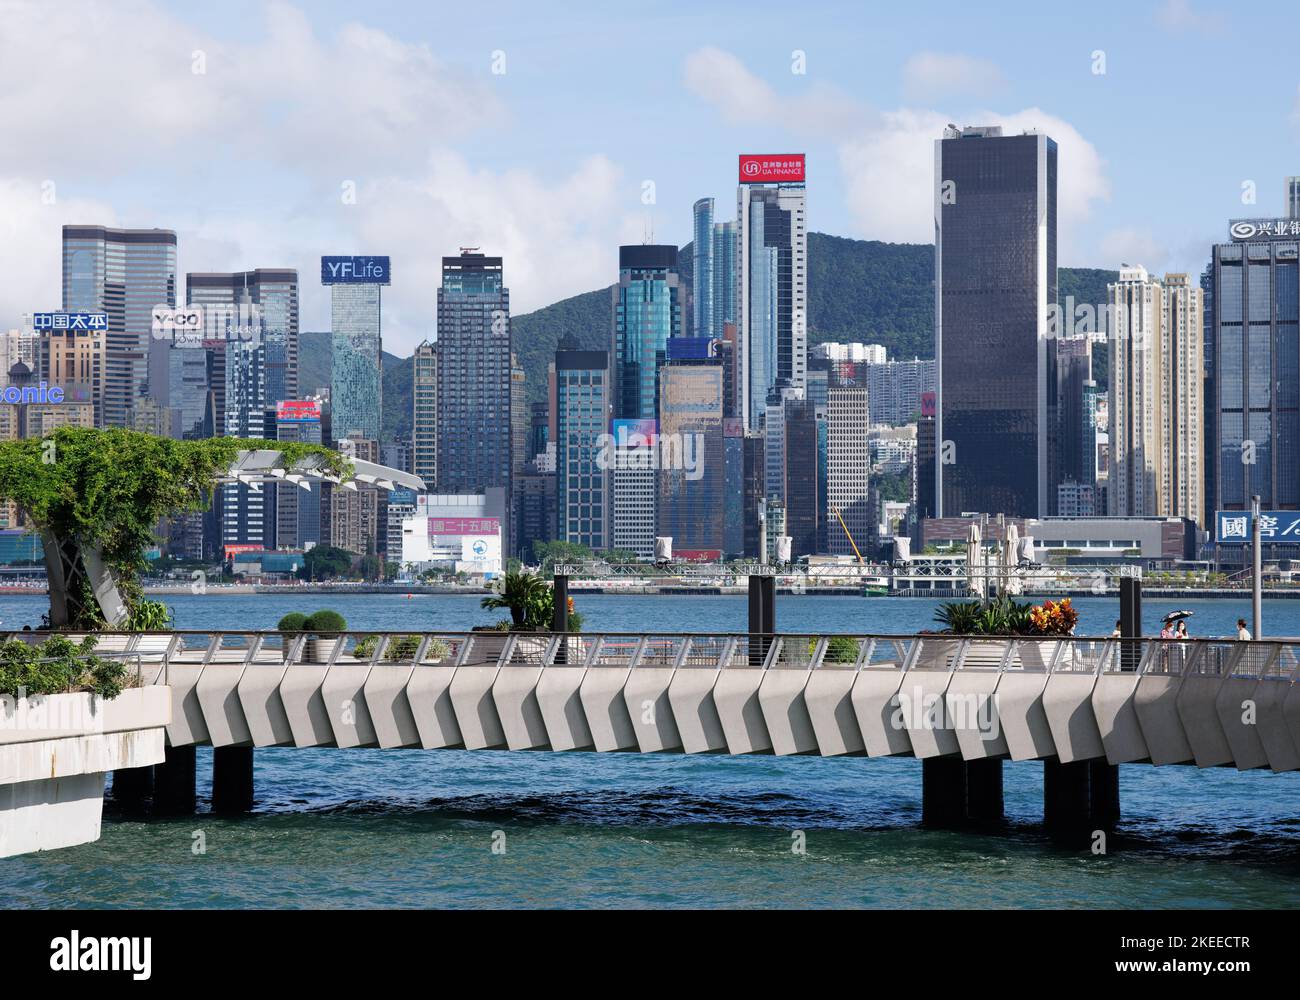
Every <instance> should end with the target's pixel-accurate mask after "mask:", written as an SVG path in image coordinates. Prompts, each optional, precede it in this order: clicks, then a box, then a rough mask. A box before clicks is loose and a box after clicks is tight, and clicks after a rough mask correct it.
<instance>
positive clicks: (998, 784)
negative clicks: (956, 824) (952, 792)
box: [963, 757, 1003, 826]
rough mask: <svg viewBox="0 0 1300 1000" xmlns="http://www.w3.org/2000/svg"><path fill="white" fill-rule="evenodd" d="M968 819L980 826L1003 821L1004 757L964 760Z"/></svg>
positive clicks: (992, 824)
mask: <svg viewBox="0 0 1300 1000" xmlns="http://www.w3.org/2000/svg"><path fill="white" fill-rule="evenodd" d="M963 763H965V765H966V819H967V820H968V821H969V822H971V823H973V824H976V825H978V826H996V825H997V824H998V823H1001V822H1002V818H1003V813H1002V758H1000V757H996V758H988V759H985V760H968V761H964V762H963Z"/></svg>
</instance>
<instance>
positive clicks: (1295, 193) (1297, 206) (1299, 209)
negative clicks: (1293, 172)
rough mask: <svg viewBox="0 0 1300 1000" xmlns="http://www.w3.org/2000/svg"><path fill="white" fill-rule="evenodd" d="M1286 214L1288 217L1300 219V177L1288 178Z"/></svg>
mask: <svg viewBox="0 0 1300 1000" xmlns="http://www.w3.org/2000/svg"><path fill="white" fill-rule="evenodd" d="M1286 215H1287V218H1288V219H1300V177H1288V178H1287V179H1286Z"/></svg>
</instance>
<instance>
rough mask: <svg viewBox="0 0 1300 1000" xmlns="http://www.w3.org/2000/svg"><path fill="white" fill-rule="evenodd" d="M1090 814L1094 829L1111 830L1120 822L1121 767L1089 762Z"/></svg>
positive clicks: (1102, 761)
mask: <svg viewBox="0 0 1300 1000" xmlns="http://www.w3.org/2000/svg"><path fill="white" fill-rule="evenodd" d="M1088 812H1089V814H1090V816H1091V818H1092V822H1093V829H1096V830H1109V829H1110V828H1111V827H1113V826H1114V825H1115V824H1116V823H1118V822H1119V766H1118V765H1117V764H1108V763H1106V761H1104V760H1090V761H1088Z"/></svg>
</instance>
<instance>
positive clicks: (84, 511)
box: [0, 427, 350, 630]
mask: <svg viewBox="0 0 1300 1000" xmlns="http://www.w3.org/2000/svg"><path fill="white" fill-rule="evenodd" d="M243 449H249V450H253V449H267V450H278V451H280V452H282V453H284V458H285V460H286V461H287V462H289V463H291V464H292V463H293V462H296V461H298V460H300V459H304V458H307V457H308V456H317V457H319V458H320V460H321V467H322V471H325V472H326V473H327V474H330V475H334V476H338V477H340V478H342V477H346V476H347V475H350V464H349V463H348V462H347V460H346V459H344V458H343V457H342V456H340V455H337V454H336V453H334V452H332V451H330V450H329V449H327V448H323V447H321V446H320V445H309V444H302V443H299V442H280V441H241V440H239V439H237V438H209V439H207V440H202V441H175V440H172V439H171V438H162V437H156V436H155V435H152V434H143V433H140V432H138V431H129V430H125V429H123V428H112V429H109V430H96V429H93V428H88V427H61V428H59V429H58V430H56V431H54V432H53V433H51V434H50V435H48V436H46V437H44V438H26V439H23V440H21V441H5V442H3V443H0V497H4V498H6V499H8V500H12V501H14V502H15V503H16V504H17V505H18V506H19V507H20V508H21V509H22V511H23V513H24V515H25V516H26V517H27V518H28V519H30V520H31V522H32V523H33V524H34V525H35V526H36V529H37V530H38V531H39V532H40V534H41V540H42V542H43V544H44V547H45V566H46V573H47V576H48V577H49V585H50V613H49V616H48V618H49V622H50V624H51V625H53V626H55V627H68V628H72V629H76V630H91V629H97V628H103V627H104V626H105V625H107V624H110V623H109V622H108V620H107V618H106V610H108V611H111V613H112V614H113V616H114V620H113V622H112V623H111V624H114V625H120V624H122V623H124V622H126V621H129V620H130V618H131V616H132V614H133V612H135V610H136V608H137V606H139V605H142V604H151V603H153V602H146V601H144V598H143V594H142V592H141V589H140V584H139V577H140V574H141V572H142V571H143V570H144V569H145V567H146V559H145V552H146V551H147V550H148V549H150V548H152V547H153V546H154V545H156V544H157V539H156V538H155V537H154V530H155V527H156V526H157V524H158V522H159V521H160V520H161V519H162V518H164V517H170V516H172V515H175V514H178V513H183V512H187V511H196V510H203V509H204V508H206V507H207V505H208V503H209V502H210V500H211V496H212V491H213V488H214V486H215V484H216V480H217V479H218V478H219V477H220V476H221V475H223V474H224V473H225V472H226V471H227V470H229V468H230V467H231V465H233V464H234V462H235V460H236V458H237V457H238V455H239V452H240V451H241V450H243ZM152 615H153V612H152V611H148V612H147V613H146V614H145V615H144V617H146V618H150V617H152Z"/></svg>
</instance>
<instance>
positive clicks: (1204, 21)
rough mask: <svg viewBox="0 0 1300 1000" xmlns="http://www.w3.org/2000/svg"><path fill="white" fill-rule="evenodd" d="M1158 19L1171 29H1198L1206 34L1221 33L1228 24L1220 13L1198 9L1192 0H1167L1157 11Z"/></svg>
mask: <svg viewBox="0 0 1300 1000" xmlns="http://www.w3.org/2000/svg"><path fill="white" fill-rule="evenodd" d="M1156 20H1157V21H1158V22H1159V23H1160V24H1161V25H1162V26H1163V27H1165V28H1167V29H1168V30H1170V31H1196V32H1199V33H1201V34H1204V35H1218V34H1221V33H1222V32H1223V31H1224V29H1225V28H1226V27H1227V25H1226V24H1225V22H1224V19H1223V17H1222V15H1220V14H1206V13H1203V12H1202V11H1199V10H1197V9H1196V8H1194V7H1193V6H1192V4H1191V0H1165V2H1164V5H1163V6H1161V8H1160V10H1159V11H1157V12H1156Z"/></svg>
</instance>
